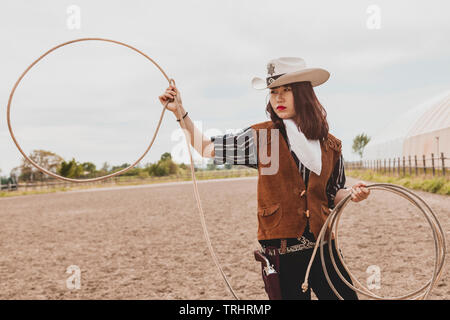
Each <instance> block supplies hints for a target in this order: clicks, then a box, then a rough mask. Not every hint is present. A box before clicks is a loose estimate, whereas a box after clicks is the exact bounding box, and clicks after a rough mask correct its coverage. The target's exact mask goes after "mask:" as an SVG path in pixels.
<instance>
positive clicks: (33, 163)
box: [7, 38, 239, 299]
mask: <svg viewBox="0 0 450 320" xmlns="http://www.w3.org/2000/svg"><path fill="white" fill-rule="evenodd" d="M81 41H105V42H111V43H115V44H119V45H121V46H125V47H128V48H130V49H132V50H134V51H136V52H137V53H139V54H141V55H142V56H144V57H145V58H147V59H148V60H149V61H150V62H152V63H153V64H154V65H155V66H156V67H157V68H158V69H159V70H160V71H161V73H162V74H163V75H164V77H165V78H166V79H167V81H168V82H169V85H170V84H172V83H173V84H174V85H175V80H173V79H169V77H168V76H167V74H166V73H165V72H164V70H163V69H162V68H161V67H160V66H159V65H158V64H157V63H156V62H155V61H154V60H153V59H152V58H150V57H149V56H148V55H146V54H145V53H143V52H142V51H140V50H138V49H136V48H134V47H132V46H130V45H128V44H125V43H123V42H119V41H115V40H110V39H103V38H81V39H76V40H71V41H67V42H64V43H61V44H59V45H57V46H55V47H53V48H51V49H50V50H48V51H47V52H45V53H44V54H43V55H41V56H40V57H39V58H37V59H36V60H34V61H33V62H32V63H31V64H30V65H29V66H28V68H27V69H25V71H24V72H23V73H22V75H21V76H20V77H19V79H18V80H17V81H16V83H15V84H14V87H13V88H12V90H11V93H10V95H9V100H8V108H7V122H8V129H9V133H10V134H11V138H12V139H13V141H14V143H15V145H16V147H17V148H18V149H19V151H20V152H21V153H22V155H23V156H24V157H25V159H27V160H28V161H29V162H30V163H31V164H32V165H33V166H34V167H36V168H37V169H38V170H40V171H41V172H43V173H46V174H48V175H49V176H52V177H55V178H57V179H60V180H65V181H70V182H93V181H100V180H104V179H107V178H111V177H114V176H117V175H120V174H123V173H125V172H126V171H128V170H130V169H131V168H133V167H134V166H135V165H136V164H137V163H138V162H139V161H141V159H142V158H143V157H144V156H145V155H146V154H147V152H148V151H149V150H150V148H151V147H152V145H153V142H154V141H155V138H156V135H157V134H158V131H159V127H160V126H161V122H162V119H163V117H164V113H165V111H166V109H167V105H168V104H169V103H170V102H171V100H168V101H167V102H166V103H165V105H164V108H163V110H162V112H161V115H160V117H159V121H158V125H157V126H156V129H155V133H154V134H153V137H152V140H151V141H150V144H149V145H148V147H147V150H146V151H145V152H144V154H143V155H142V156H141V157H140V158H139V159H138V160H136V161H135V162H134V163H133V164H132V165H130V166H129V167H127V168H124V169H122V170H120V171H117V172H114V173H112V174H109V175H106V176H103V177H97V178H92V179H72V178H67V177H63V176H60V175H58V174H56V173H53V172H51V171H49V170H47V169H45V168H43V167H41V166H40V165H39V164H37V163H36V162H35V161H33V160H31V159H30V158H29V157H28V156H27V155H26V153H25V152H24V151H23V150H22V148H21V147H20V145H19V143H18V142H17V140H16V138H15V136H14V132H13V129H12V125H11V117H10V112H11V111H10V110H11V104H12V100H13V96H14V92H15V91H16V89H17V87H18V85H19V83H20V81H21V80H22V79H23V77H25V75H26V74H27V72H28V71H29V70H30V69H31V68H32V67H33V66H34V65H36V64H37V63H38V62H39V61H40V60H42V59H43V58H44V57H45V56H47V55H48V54H49V53H51V52H53V51H55V50H56V49H58V48H60V47H63V46H65V45H68V44H72V43H76V42H81ZM175 98H176V101H177V114H178V118H181V122H182V124H183V127H184V128H186V125H185V122H184V119H183V118H182V114H181V109H180V100H179V97H178V96H175ZM183 132H184V136H185V138H186V143H187V149H188V152H189V159H190V162H191V175H192V181H193V184H194V196H195V199H196V201H197V206H198V209H199V214H200V221H201V224H202V229H203V234H204V236H205V240H206V244H207V246H208V249H209V252H210V254H211V257H212V258H213V260H214V263H215V264H216V267H217V268H218V270H219V272H220V274H221V275H222V278H223V280H224V282H225V284H226V285H227V287H228V289H229V290H230V292H231V294H232V295H233V297H234V298H235V299H239V298H238V297H237V295H236V293H235V292H234V290H233V288H232V287H231V284H230V282H229V281H228V279H227V277H226V275H225V273H224V272H223V270H222V267H221V265H220V263H219V259H218V258H217V255H216V253H215V251H214V248H213V247H212V244H211V239H210V237H209V233H208V229H207V227H206V221H205V214H204V213H203V208H202V205H201V200H200V195H199V192H198V187H197V180H196V178H195V170H194V164H193V160H192V154H191V148H190V146H191V144H190V135H189V132H188V131H187V130H186V129H183Z"/></svg>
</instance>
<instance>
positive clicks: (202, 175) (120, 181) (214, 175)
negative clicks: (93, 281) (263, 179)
mask: <svg viewBox="0 0 450 320" xmlns="http://www.w3.org/2000/svg"><path fill="white" fill-rule="evenodd" d="M257 175H258V172H257V171H256V170H254V169H245V168H243V169H233V170H202V171H196V172H195V178H196V179H199V180H202V179H218V178H234V177H248V176H257ZM189 180H192V176H191V173H190V171H189V172H187V173H185V174H179V175H172V176H162V177H145V178H142V177H137V176H118V177H112V178H108V179H105V180H101V181H94V182H69V181H62V180H58V179H55V178H49V179H48V180H46V181H42V182H33V183H27V182H21V181H19V183H18V185H17V187H18V190H20V191H34V190H51V189H58V188H76V187H79V186H80V187H99V186H105V187H106V186H114V185H133V184H151V183H163V182H175V181H189ZM8 189H9V190H8ZM8 189H6V190H4V191H14V190H13V189H10V188H8Z"/></svg>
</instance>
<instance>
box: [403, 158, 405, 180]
mask: <svg viewBox="0 0 450 320" xmlns="http://www.w3.org/2000/svg"><path fill="white" fill-rule="evenodd" d="M403 176H405V156H403Z"/></svg>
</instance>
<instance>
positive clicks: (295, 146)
mask: <svg viewBox="0 0 450 320" xmlns="http://www.w3.org/2000/svg"><path fill="white" fill-rule="evenodd" d="M283 122H284V126H285V128H286V134H287V136H288V140H289V142H288V144H289V145H290V148H291V150H292V151H294V153H295V155H296V156H297V158H298V159H299V160H300V162H301V163H302V164H303V165H304V166H305V167H307V168H308V169H309V170H311V171H313V172H314V173H315V174H317V175H318V176H320V172H321V171H322V150H321V148H320V141H319V140H310V139H307V138H306V137H305V135H304V134H303V132H302V131H301V130H299V129H298V128H297V125H296V124H295V122H294V120H292V119H283ZM299 169H300V166H299Z"/></svg>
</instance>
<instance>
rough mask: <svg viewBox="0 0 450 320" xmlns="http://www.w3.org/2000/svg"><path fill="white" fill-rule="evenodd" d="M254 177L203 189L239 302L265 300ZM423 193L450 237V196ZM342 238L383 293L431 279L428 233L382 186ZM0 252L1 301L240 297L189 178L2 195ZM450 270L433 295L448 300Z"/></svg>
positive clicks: (349, 219) (351, 213)
mask: <svg viewBox="0 0 450 320" xmlns="http://www.w3.org/2000/svg"><path fill="white" fill-rule="evenodd" d="M256 182H257V180H256V178H243V179H227V180H220V181H201V182H199V183H198V186H199V191H200V197H201V199H202V206H203V209H204V211H205V214H206V219H207V225H208V229H209V232H210V236H211V239H212V243H213V246H214V248H215V250H216V252H217V255H218V257H219V259H220V261H221V264H222V267H223V270H224V271H225V273H226V275H227V276H228V278H229V280H230V282H231V284H232V286H233V288H234V290H235V291H236V292H237V294H238V296H239V297H240V298H242V299H267V297H266V295H265V292H264V289H263V282H262V280H261V278H260V265H259V263H257V262H256V261H254V259H253V256H252V252H253V250H254V249H256V248H258V247H259V245H258V242H257V241H256V228H257V224H256V223H257V218H256ZM354 182H355V180H353V179H351V178H348V179H347V185H351V184H352V183H354ZM417 193H418V194H419V195H420V196H422V197H423V198H424V199H425V200H426V201H427V202H428V204H429V205H430V206H431V207H432V208H433V209H434V210H435V212H436V214H437V215H438V217H439V219H440V221H441V223H442V226H443V228H444V230H445V232H446V237H447V239H450V233H449V230H450V210H449V208H448V205H449V204H450V201H449V197H446V196H440V195H434V194H429V193H426V192H417ZM339 237H340V242H341V248H342V251H343V254H344V257H345V261H346V262H347V264H348V266H349V268H350V270H351V271H352V272H353V273H354V274H355V276H357V278H358V279H359V280H360V281H361V282H363V283H366V279H367V277H368V276H369V275H368V274H367V273H366V270H367V268H368V267H369V266H371V265H376V266H378V267H379V268H380V271H381V289H374V290H373V292H375V293H378V294H380V295H383V296H386V295H387V296H394V295H401V294H405V293H408V292H410V291H412V290H414V289H418V288H420V287H421V286H423V285H425V284H426V282H427V281H428V280H429V279H430V277H431V275H432V270H433V261H434V260H433V259H434V247H433V238H432V233H431V229H430V227H429V226H428V225H427V222H426V220H425V218H424V217H423V216H422V215H421V213H420V212H419V211H418V210H417V209H416V208H414V207H413V206H412V205H411V204H409V202H407V201H406V200H404V199H403V198H400V197H399V196H397V195H394V194H392V193H388V192H382V191H377V190H374V191H373V192H372V194H371V195H370V198H369V199H368V200H365V201H363V202H361V203H350V204H349V205H348V206H347V208H346V209H345V212H344V214H343V216H342V219H341V223H340V235H339ZM447 242H448V241H447ZM0 250H1V251H0V252H1V256H0V298H1V299H232V296H231V294H230V293H229V292H228V289H227V288H226V286H225V284H224V283H223V281H222V278H221V276H220V274H219V272H218V271H217V269H216V266H215V264H214V262H213V260H212V259H211V257H210V254H209V251H208V249H207V246H206V243H205V240H204V236H203V231H202V228H201V224H200V219H199V213H198V209H197V205H196V202H195V198H194V193H193V187H192V183H191V182H188V183H176V184H166V185H151V186H136V187H120V188H111V189H103V190H98V189H97V190H94V191H92V190H87V191H82V192H66V193H58V194H44V195H32V196H22V197H15V198H3V199H0ZM447 253H448V250H447ZM447 260H448V259H447ZM71 265H76V266H78V267H79V268H80V270H81V283H80V289H69V288H68V287H67V284H66V280H67V279H68V278H69V277H70V276H71V275H70V274H69V273H66V270H67V268H68V267H69V266H71ZM447 266H448V263H447V264H446V267H445V269H446V270H445V271H444V274H443V276H442V279H441V280H440V282H439V285H438V286H437V287H436V288H435V289H434V291H433V292H432V294H431V298H432V299H449V298H450V281H449V280H448V279H449V272H448V267H447ZM360 298H361V299H364V298H365V297H363V296H360Z"/></svg>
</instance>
